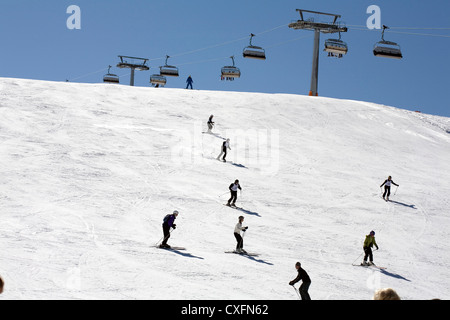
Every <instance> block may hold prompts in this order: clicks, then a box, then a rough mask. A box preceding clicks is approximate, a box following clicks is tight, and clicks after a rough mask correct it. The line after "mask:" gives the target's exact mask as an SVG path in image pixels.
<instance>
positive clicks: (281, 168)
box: [0, 79, 450, 300]
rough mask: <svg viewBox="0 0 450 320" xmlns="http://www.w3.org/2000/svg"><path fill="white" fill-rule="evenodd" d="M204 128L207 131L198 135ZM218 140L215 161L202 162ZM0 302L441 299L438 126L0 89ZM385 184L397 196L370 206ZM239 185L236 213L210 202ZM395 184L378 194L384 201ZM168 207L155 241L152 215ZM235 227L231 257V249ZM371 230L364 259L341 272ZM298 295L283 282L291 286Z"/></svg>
mask: <svg viewBox="0 0 450 320" xmlns="http://www.w3.org/2000/svg"><path fill="white" fill-rule="evenodd" d="M210 114H214V115H215V118H214V120H215V121H216V127H215V129H214V131H213V132H214V133H215V134H214V135H212V134H202V131H206V121H207V120H208V117H209V116H210ZM224 138H230V139H231V148H232V150H231V151H230V153H229V155H228V157H227V159H228V160H230V161H232V162H231V163H230V162H229V163H221V162H219V161H217V160H215V158H216V157H217V156H218V154H219V153H220V146H221V144H222V142H223V139H224ZM0 174H1V179H0V214H1V223H0V274H1V275H2V277H3V278H4V280H5V283H6V285H5V292H4V294H3V295H1V296H0V299H178V300H184V299H212V300H215V299H225V300H228V299H251V300H253V299H255V300H257V299H269V300H271V299H282V300H285V299H288V300H289V299H293V300H294V299H298V297H297V295H296V294H295V292H294V291H293V289H292V287H290V286H289V285H288V283H289V281H290V280H292V279H294V278H295V276H296V270H295V267H294V265H295V262H297V261H300V262H301V263H302V266H303V268H304V269H305V270H306V271H307V272H308V273H309V275H310V277H311V278H312V285H311V287H310V295H311V297H312V299H332V300H335V299H371V298H372V297H373V293H374V291H375V290H376V289H378V288H384V287H392V288H394V289H395V290H396V291H397V292H398V293H399V295H400V296H401V297H402V298H403V299H432V298H440V299H448V298H450V297H449V292H448V290H449V288H450V268H449V266H450V236H449V232H448V229H449V228H448V227H449V226H450V220H449V208H450V197H449V195H450V119H449V118H442V117H436V116H430V115H425V114H418V113H413V112H409V111H405V110H401V109H396V108H392V107H386V106H381V105H375V104H372V103H365V102H357V101H348V100H335V99H328V98H321V97H319V98H317V97H306V96H296V95H284V94H278V95H277V94H257V93H236V92H211V91H191V90H177V89H167V88H165V89H154V88H137V87H136V88H131V87H127V86H120V85H106V84H98V85H92V84H74V83H58V82H44V81H31V80H19V79H0ZM388 175H392V176H393V180H394V181H395V182H396V183H398V184H400V187H399V188H398V190H397V194H396V195H395V196H394V195H392V197H391V199H392V200H393V201H392V202H390V203H386V202H385V201H383V199H381V190H380V188H379V186H380V184H381V183H382V182H383V181H384V180H385V179H386V178H387V176H388ZM235 179H239V180H240V182H241V185H242V188H243V192H242V193H240V194H239V198H238V202H237V204H238V205H239V206H240V207H242V208H243V209H244V210H242V211H237V210H234V209H230V208H228V207H226V206H223V204H224V203H226V201H227V199H228V197H229V194H228V192H227V191H228V186H229V185H230V183H231V182H233V181H234V180H235ZM395 191H396V187H395V186H394V187H393V188H392V193H393V194H394V192H395ZM174 209H177V210H179V211H180V215H179V217H178V219H177V221H176V223H177V225H178V228H177V229H176V230H175V231H174V232H173V233H172V238H171V239H170V240H169V244H172V245H175V246H182V247H186V248H187V250H186V251H178V252H171V251H166V250H160V249H156V248H154V247H152V246H154V245H155V244H156V243H157V242H158V240H159V239H161V237H162V228H161V223H162V219H163V217H164V216H165V215H166V214H168V213H172V211H173V210H174ZM239 215H243V216H244V217H245V221H244V225H247V226H249V229H248V232H247V233H246V235H245V238H244V248H245V249H246V250H247V251H248V252H252V253H259V254H260V255H259V256H258V257H245V256H240V255H233V254H231V255H230V254H225V253H224V251H229V250H233V249H234V248H235V239H234V236H233V230H234V226H235V224H236V223H237V218H238V216H239ZM370 230H375V231H376V240H377V242H378V245H379V246H380V250H379V251H375V252H374V256H375V260H374V262H375V263H376V264H378V265H380V266H384V267H387V270H375V269H368V268H363V267H354V266H352V263H360V262H361V261H362V255H361V254H362V244H363V241H364V238H365V235H366V234H368V233H369V232H370ZM297 286H298V285H297Z"/></svg>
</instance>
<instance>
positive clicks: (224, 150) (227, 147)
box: [217, 139, 231, 162]
mask: <svg viewBox="0 0 450 320" xmlns="http://www.w3.org/2000/svg"><path fill="white" fill-rule="evenodd" d="M228 150H231V148H230V139H227V140H226V141H224V142H223V143H222V149H221V151H220V154H219V156H218V157H217V160H220V157H221V156H222V155H223V158H222V161H223V162H227V159H226V158H227V154H228Z"/></svg>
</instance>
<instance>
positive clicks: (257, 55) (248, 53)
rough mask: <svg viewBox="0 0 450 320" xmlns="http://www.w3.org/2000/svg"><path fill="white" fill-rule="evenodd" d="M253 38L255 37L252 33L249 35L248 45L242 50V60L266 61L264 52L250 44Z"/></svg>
mask: <svg viewBox="0 0 450 320" xmlns="http://www.w3.org/2000/svg"><path fill="white" fill-rule="evenodd" d="M254 36H255V35H254V34H253V33H252V34H251V35H250V45H249V46H248V47H245V48H244V52H243V53H242V55H243V56H244V58H249V59H258V60H266V51H265V50H264V49H263V48H261V47H258V46H254V45H253V44H252V39H253V37H254Z"/></svg>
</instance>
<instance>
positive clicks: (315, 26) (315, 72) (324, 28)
mask: <svg viewBox="0 0 450 320" xmlns="http://www.w3.org/2000/svg"><path fill="white" fill-rule="evenodd" d="M297 11H298V12H299V13H300V20H298V21H296V22H292V23H290V24H289V28H291V29H294V30H310V31H314V50H313V63H312V74H311V89H310V91H309V95H310V96H318V95H319V94H318V91H317V90H318V85H319V45H320V33H321V32H322V33H327V34H331V33H339V32H347V31H348V29H347V28H346V27H343V26H341V25H340V24H339V23H338V22H337V20H338V19H339V18H341V16H340V15H338V14H332V13H323V12H317V11H309V10H303V9H297ZM304 13H308V14H315V15H320V16H329V17H334V19H333V21H332V22H316V21H314V18H309V19H307V20H305V19H304V18H303V14H304Z"/></svg>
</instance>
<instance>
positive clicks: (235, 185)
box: [227, 180, 242, 207]
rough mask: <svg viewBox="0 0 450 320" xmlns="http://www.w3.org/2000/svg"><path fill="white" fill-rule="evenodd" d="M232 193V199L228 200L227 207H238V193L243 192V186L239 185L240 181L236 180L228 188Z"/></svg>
mask: <svg viewBox="0 0 450 320" xmlns="http://www.w3.org/2000/svg"><path fill="white" fill-rule="evenodd" d="M228 189H229V190H230V193H231V198H230V199H229V200H228V203H227V206H229V207H231V206H236V200H237V191H238V189H239V190H242V188H241V185H240V184H239V180H236V181H235V182H234V183H232V184H230V186H229V187H228Z"/></svg>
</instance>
